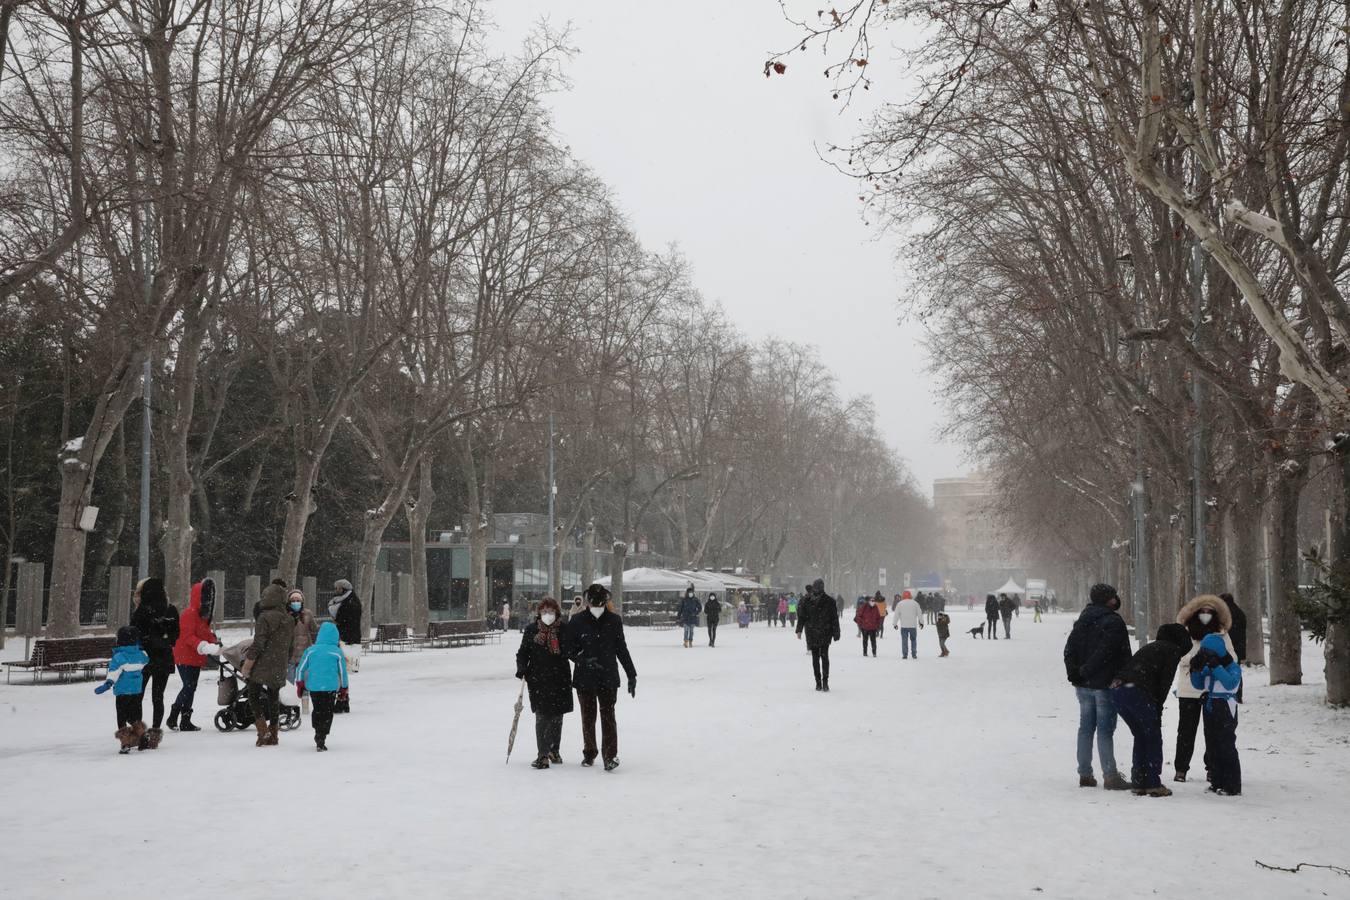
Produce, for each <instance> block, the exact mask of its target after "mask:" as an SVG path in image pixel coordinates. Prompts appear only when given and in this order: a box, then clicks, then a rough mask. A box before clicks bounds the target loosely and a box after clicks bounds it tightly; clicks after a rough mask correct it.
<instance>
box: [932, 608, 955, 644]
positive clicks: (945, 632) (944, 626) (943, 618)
mask: <svg viewBox="0 0 1350 900" xmlns="http://www.w3.org/2000/svg"><path fill="white" fill-rule="evenodd" d="M934 621H935V623H936V624H937V636H938V637H940V638H942V639H944V640H945V639H947V638H949V637H951V636H952V617H951V616H949V615H947V614H946V613H945V612H939V613H938V617H937V619H936V620H934Z"/></svg>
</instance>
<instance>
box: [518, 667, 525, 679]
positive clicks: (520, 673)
mask: <svg viewBox="0 0 1350 900" xmlns="http://www.w3.org/2000/svg"><path fill="white" fill-rule="evenodd" d="M516 677H517V678H524V677H525V673H524V672H522V671H520V670H519V669H516Z"/></svg>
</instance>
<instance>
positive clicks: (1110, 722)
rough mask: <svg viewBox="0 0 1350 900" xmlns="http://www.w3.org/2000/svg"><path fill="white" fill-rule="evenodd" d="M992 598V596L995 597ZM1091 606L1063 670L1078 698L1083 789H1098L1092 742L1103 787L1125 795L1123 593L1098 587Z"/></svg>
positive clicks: (1126, 640)
mask: <svg viewBox="0 0 1350 900" xmlns="http://www.w3.org/2000/svg"><path fill="white" fill-rule="evenodd" d="M990 598H991V599H992V595H990ZM1089 598H1090V602H1089V603H1088V606H1087V607H1086V608H1085V609H1084V610H1083V612H1082V613H1080V614H1079V616H1078V620H1077V621H1075V622H1074V623H1073V630H1071V631H1070V632H1069V638H1068V640H1066V641H1065V642H1064V669H1065V672H1066V674H1067V675H1068V679H1069V684H1072V685H1073V687H1074V692H1075V694H1076V695H1077V697H1078V786H1079V787H1096V786H1097V779H1096V778H1095V777H1093V774H1092V740H1093V736H1094V735H1095V736H1096V739H1097V756H1098V758H1099V759H1100V761H1101V764H1102V776H1103V778H1104V780H1103V782H1102V787H1104V788H1106V789H1107V790H1108V791H1123V790H1128V789H1129V788H1130V783H1129V782H1128V781H1126V780H1125V778H1124V777H1123V776H1122V775H1121V774H1120V772H1119V771H1118V770H1117V769H1116V754H1115V747H1114V745H1113V743H1112V742H1113V740H1114V738H1115V733H1116V705H1115V703H1113V702H1112V701H1111V692H1110V686H1111V682H1112V681H1114V680H1115V677H1116V673H1117V672H1119V671H1120V669H1121V667H1123V666H1124V665H1125V663H1127V662H1128V661H1129V659H1130V655H1131V654H1130V635H1129V631H1128V630H1127V629H1126V627H1125V620H1124V619H1122V618H1121V617H1120V614H1119V613H1117V612H1116V610H1118V609H1120V595H1119V594H1118V593H1117V592H1116V589H1115V588H1114V587H1112V586H1111V585H1109V584H1094V585H1093V586H1092V590H1091V591H1090V592H1089Z"/></svg>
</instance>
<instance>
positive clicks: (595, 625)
mask: <svg viewBox="0 0 1350 900" xmlns="http://www.w3.org/2000/svg"><path fill="white" fill-rule="evenodd" d="M586 603H587V611H586V613H584V614H582V615H580V616H574V617H573V618H572V619H571V620H570V621H569V622H568V623H567V647H568V654H569V656H570V658H571V660H572V662H573V663H574V664H575V666H576V667H575V669H574V670H573V672H572V684H573V686H574V687H575V688H576V690H577V701H578V702H579V703H580V705H581V736H582V741H583V744H582V750H581V753H582V758H581V764H582V765H583V766H593V765H595V759H596V756H597V755H599V756H601V758H602V759H603V760H604V763H605V771H606V772H612V771H614V770H615V769H617V768H618V767H619V724H618V719H617V717H616V716H615V713H614V707H615V704H616V703H617V702H618V698H619V684H620V682H619V666H620V665H622V666H623V670H624V673H625V674H626V675H627V676H628V695H629V696H630V697H634V698H636V697H637V669H636V668H635V667H634V666H633V657H632V656H631V655H629V653H628V644H627V642H626V641H625V640H624V636H623V619H622V618H621V617H620V616H619V614H618V613H615V612H613V611H611V610H609V609H607V608H606V607H607V606H608V604H609V591H608V590H607V589H606V588H604V587H602V586H601V585H598V584H593V585H591V586H590V587H588V588H586ZM694 603H695V605H697V603H698V598H697V597H695V598H694ZM597 709H598V710H599V717H600V730H601V738H602V740H601V744H600V746H599V747H597V746H596V742H595V720H596V712H597Z"/></svg>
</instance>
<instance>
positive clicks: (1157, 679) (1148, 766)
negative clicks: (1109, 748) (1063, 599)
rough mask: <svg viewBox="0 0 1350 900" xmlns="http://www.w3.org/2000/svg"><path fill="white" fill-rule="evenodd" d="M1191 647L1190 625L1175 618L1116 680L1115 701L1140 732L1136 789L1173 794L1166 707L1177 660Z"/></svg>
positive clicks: (1132, 768)
mask: <svg viewBox="0 0 1350 900" xmlns="http://www.w3.org/2000/svg"><path fill="white" fill-rule="evenodd" d="M1190 650H1191V636H1190V635H1189V634H1187V633H1186V626H1184V625H1178V624H1177V623H1175V622H1172V623H1170V624H1167V625H1163V626H1162V627H1161V628H1159V629H1158V639H1157V640H1155V641H1152V642H1151V643H1148V644H1145V645H1144V646H1143V647H1141V648H1139V652H1138V653H1136V654H1134V656H1132V657H1130V661H1129V662H1127V663H1125V665H1123V666H1121V668H1120V671H1119V672H1117V673H1116V677H1115V678H1113V679H1112V680H1111V702H1112V703H1114V704H1115V707H1116V712H1118V713H1119V714H1120V717H1121V718H1122V719H1124V720H1125V724H1126V725H1128V726H1129V727H1130V732H1131V733H1132V734H1134V753H1133V763H1132V765H1131V766H1130V781H1131V782H1133V783H1134V792H1135V793H1136V794H1147V795H1148V796H1150V797H1170V796H1172V792H1171V791H1170V790H1168V789H1167V788H1166V787H1164V786H1163V783H1162V764H1163V742H1162V711H1163V705H1164V704H1165V703H1166V702H1167V694H1168V692H1169V691H1170V690H1171V689H1172V679H1173V678H1175V677H1176V674H1177V663H1179V662H1181V658H1182V657H1183V656H1185V655H1186V654H1187V653H1189V652H1190Z"/></svg>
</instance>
